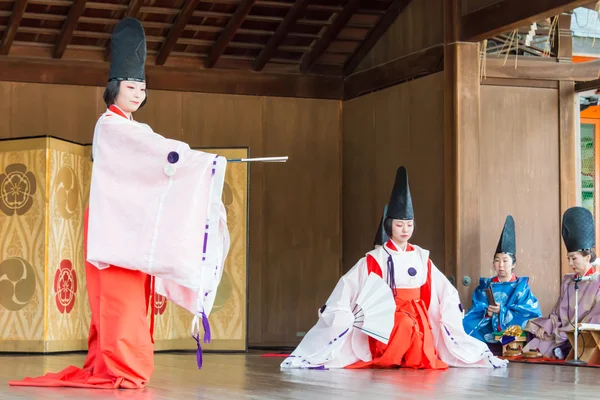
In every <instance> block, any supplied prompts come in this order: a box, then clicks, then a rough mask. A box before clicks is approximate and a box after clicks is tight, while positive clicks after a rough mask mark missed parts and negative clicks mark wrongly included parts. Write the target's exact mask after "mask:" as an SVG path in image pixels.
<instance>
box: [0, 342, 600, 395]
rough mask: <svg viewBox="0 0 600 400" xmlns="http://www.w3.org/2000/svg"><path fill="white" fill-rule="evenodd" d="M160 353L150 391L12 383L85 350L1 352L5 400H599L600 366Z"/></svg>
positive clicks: (75, 359)
mask: <svg viewBox="0 0 600 400" xmlns="http://www.w3.org/2000/svg"><path fill="white" fill-rule="evenodd" d="M195 358H196V357H195V355H193V354H165V353H160V354H157V355H156V371H155V373H154V376H153V378H152V381H151V382H150V385H149V387H148V388H146V389H144V390H110V391H106V390H87V389H70V388H50V389H48V388H23V387H17V388H13V387H9V386H8V384H7V381H8V380H9V379H20V378H22V377H25V376H37V375H42V374H45V373H46V372H56V371H58V370H60V369H62V368H63V367H65V366H67V365H77V366H80V365H81V364H82V363H83V360H84V355H81V354H69V355H54V356H46V357H44V356H16V357H15V356H8V355H1V356H0V399H11V400H13V399H14V400H16V399H48V400H53V399H60V398H65V399H85V400H93V399H111V398H117V399H121V398H123V399H141V400H163V399H170V400H171V399H173V400H177V399H186V400H190V399H261V400H267V399H298V400H314V399H334V398H338V399H362V400H380V399H418V400H424V399H439V400H450V399H479V400H489V399H520V400H522V399H545V400H549V399H561V400H562V399H567V398H568V399H598V398H600V394H599V393H600V371H599V370H598V369H595V368H573V367H565V366H563V367H559V366H549V365H526V364H517V363H511V364H510V365H509V368H507V369H497V370H490V369H458V368H452V369H449V370H448V371H416V370H405V369H403V370H359V371H357V370H354V371H347V370H330V371H299V370H294V371H284V372H282V371H280V370H279V363H280V362H281V360H282V359H281V358H263V357H260V355H259V354H258V353H253V354H205V355H204V367H203V369H202V370H198V369H197V368H196V367H195V361H196V360H195Z"/></svg>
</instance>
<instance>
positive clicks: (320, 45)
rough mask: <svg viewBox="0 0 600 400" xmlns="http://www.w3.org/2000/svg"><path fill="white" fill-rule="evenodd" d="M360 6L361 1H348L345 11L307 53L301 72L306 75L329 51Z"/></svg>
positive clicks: (301, 65)
mask: <svg viewBox="0 0 600 400" xmlns="http://www.w3.org/2000/svg"><path fill="white" fill-rule="evenodd" d="M359 6H360V0H348V2H347V3H346V5H345V6H344V8H343V10H342V11H341V12H340V13H339V14H338V15H337V17H336V18H335V20H334V21H333V23H332V24H331V25H329V26H328V27H327V29H326V31H325V33H324V34H323V36H322V37H321V38H320V39H318V40H317V42H316V43H315V45H314V47H313V48H312V50H311V51H310V53H307V54H306V55H305V56H304V58H303V59H302V62H301V64H300V72H302V73H306V72H307V71H308V70H309V69H310V67H312V66H313V65H314V63H315V62H317V60H318V59H319V57H321V55H322V54H323V53H325V51H326V50H327V48H328V47H329V45H330V44H331V42H333V41H334V40H335V38H336V37H337V35H338V34H339V33H340V31H341V30H342V29H344V27H345V26H346V24H347V23H348V21H349V20H350V18H352V15H354V12H355V11H356V10H357V9H358V7H359Z"/></svg>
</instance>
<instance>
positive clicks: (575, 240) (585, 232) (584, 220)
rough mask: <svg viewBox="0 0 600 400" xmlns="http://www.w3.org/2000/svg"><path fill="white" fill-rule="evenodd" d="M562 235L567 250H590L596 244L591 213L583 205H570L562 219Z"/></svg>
mask: <svg viewBox="0 0 600 400" xmlns="http://www.w3.org/2000/svg"><path fill="white" fill-rule="evenodd" d="M562 237H563V241H564V242H565V246H566V247H567V251H568V252H572V251H581V250H590V249H591V248H593V247H594V246H595V245H596V230H595V228H594V217H593V216H592V213H591V212H590V211H589V210H588V209H587V208H583V207H571V208H569V209H568V210H567V211H565V213H564V215H563V220H562Z"/></svg>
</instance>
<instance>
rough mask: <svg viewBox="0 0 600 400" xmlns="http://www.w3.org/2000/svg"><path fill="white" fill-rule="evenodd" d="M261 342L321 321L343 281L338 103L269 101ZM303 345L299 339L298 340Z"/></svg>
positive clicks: (285, 340)
mask: <svg viewBox="0 0 600 400" xmlns="http://www.w3.org/2000/svg"><path fill="white" fill-rule="evenodd" d="M263 118H264V132H265V136H264V142H263V146H264V148H263V150H264V153H265V154H273V155H275V154H280V155H288V156H289V157H290V161H289V162H288V163H287V164H285V165H281V166H279V165H271V166H267V165H265V166H264V174H263V176H264V186H265V191H264V204H265V208H264V210H263V213H264V232H263V234H264V241H265V244H264V248H265V252H264V256H265V258H266V259H265V263H266V264H268V265H269V269H268V270H269V271H268V273H264V272H263V276H262V288H263V290H262V294H263V296H262V301H261V304H262V305H263V318H262V321H261V322H262V323H263V342H264V343H271V344H278V343H289V342H290V341H291V340H292V339H293V338H294V337H295V336H296V333H297V332H305V331H307V330H308V329H310V328H311V327H312V326H313V325H314V324H315V322H316V316H317V309H318V308H319V307H320V306H321V305H322V304H323V303H324V302H325V301H326V300H327V298H328V297H329V295H330V294H331V291H332V290H333V287H334V286H335V283H336V282H337V280H338V279H339V277H340V272H341V259H340V255H341V252H342V246H341V213H340V194H341V189H340V186H341V174H342V171H341V132H340V128H341V123H340V118H341V107H340V104H339V103H338V102H331V101H330V102H323V101H314V100H299V99H296V100H292V99H283V98H279V99H276V98H267V99H265V109H264V113H263ZM297 340H298V342H299V340H300V338H299V337H298V339H297Z"/></svg>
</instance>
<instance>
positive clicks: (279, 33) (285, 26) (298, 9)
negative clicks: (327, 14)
mask: <svg viewBox="0 0 600 400" xmlns="http://www.w3.org/2000/svg"><path fill="white" fill-rule="evenodd" d="M309 2H310V0H298V1H296V2H295V3H294V6H293V7H292V8H291V9H290V11H289V12H288V13H287V15H286V16H285V19H284V20H283V22H282V23H281V24H280V25H279V26H278V27H277V30H276V31H275V33H274V34H273V36H271V39H269V41H268V42H267V45H266V46H265V48H264V49H263V50H262V51H261V52H260V54H259V55H258V57H256V60H255V61H254V64H253V65H252V69H253V70H254V71H261V70H262V69H263V68H264V67H265V65H266V64H267V62H269V59H270V58H271V57H272V56H273V53H275V50H277V47H278V46H279V45H280V44H281V42H282V41H283V40H284V39H285V37H286V36H287V34H288V32H289V31H290V29H291V28H292V27H293V26H294V24H295V23H296V21H297V20H298V19H300V16H302V13H304V11H305V10H306V7H307V6H308V3H309Z"/></svg>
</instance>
